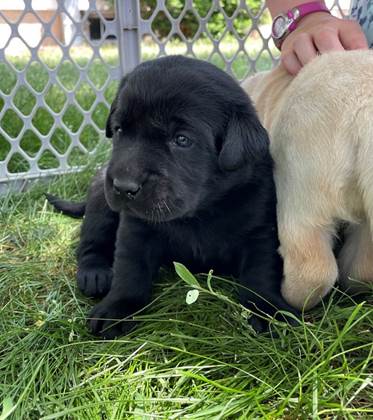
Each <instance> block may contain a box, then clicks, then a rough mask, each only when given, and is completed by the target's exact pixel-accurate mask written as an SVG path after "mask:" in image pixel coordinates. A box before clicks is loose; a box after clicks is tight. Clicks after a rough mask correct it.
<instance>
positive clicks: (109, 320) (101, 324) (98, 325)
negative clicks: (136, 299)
mask: <svg viewBox="0 0 373 420" xmlns="http://www.w3.org/2000/svg"><path fill="white" fill-rule="evenodd" d="M133 312H135V311H131V310H128V306H127V305H126V302H125V301H112V300H111V299H103V300H102V301H101V302H100V303H98V304H97V305H96V306H95V307H94V308H93V309H92V311H91V313H90V314H89V317H88V318H89V319H88V322H89V328H90V330H91V332H92V333H93V334H94V335H97V336H100V337H102V338H105V339H109V340H111V339H114V338H116V337H119V336H121V335H124V334H127V333H129V332H130V331H131V330H132V329H133V328H134V327H135V326H136V322H135V321H132V320H128V319H124V318H126V317H128V316H129V315H130V314H131V313H133Z"/></svg>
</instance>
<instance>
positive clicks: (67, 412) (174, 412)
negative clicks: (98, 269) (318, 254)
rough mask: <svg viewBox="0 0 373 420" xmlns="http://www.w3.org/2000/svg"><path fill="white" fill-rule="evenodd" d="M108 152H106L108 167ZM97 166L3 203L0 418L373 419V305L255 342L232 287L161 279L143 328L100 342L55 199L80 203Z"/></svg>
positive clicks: (323, 316)
mask: <svg viewBox="0 0 373 420" xmlns="http://www.w3.org/2000/svg"><path fill="white" fill-rule="evenodd" d="M106 153H107V151H105V150H103V152H102V156H101V157H100V160H102V159H103V158H104V157H103V156H104V155H106ZM93 166H94V165H91V166H90V167H89V168H88V169H87V170H86V171H84V172H82V173H80V174H76V175H67V176H64V177H61V178H59V179H56V180H53V181H50V182H49V183H46V182H44V183H39V184H36V185H35V186H34V187H33V188H32V189H31V190H30V191H29V192H26V193H23V194H13V195H8V196H6V197H4V198H3V199H2V201H1V203H0V205H1V212H0V232H1V234H0V308H1V309H0V311H1V314H0V378H1V381H0V413H1V403H2V404H3V407H2V410H3V413H2V415H1V414H0V419H1V420H4V419H5V418H10V419H20V420H21V419H22V420H23V419H31V420H32V419H57V418H61V419H79V420H80V419H87V420H96V419H97V420H102V419H110V420H114V419H118V420H119V419H124V418H129V419H147V418H149V419H150V418H152V419H155V418H161V419H172V418H174V419H180V418H193V419H206V418H209V419H210V418H211V419H233V418H240V419H250V418H252V419H254V418H267V419H275V418H281V419H309V418H313V419H318V418H328V419H343V418H346V419H356V418H362V419H364V418H366V419H368V418H372V416H373V409H372V405H371V402H372V401H373V389H372V367H373V363H372V362H373V358H372V351H373V349H372V328H373V304H372V299H371V298H370V302H366V301H360V303H356V302H354V301H353V300H352V299H351V298H349V297H346V296H343V295H342V294H341V293H340V292H337V291H336V292H335V293H334V294H333V296H332V297H331V298H330V299H329V300H327V301H326V302H325V305H324V307H318V308H316V309H314V310H313V311H312V312H311V313H310V314H308V315H307V316H306V318H305V320H304V322H303V325H302V326H300V327H298V328H288V327H287V326H286V325H284V324H281V323H273V328H274V329H275V330H276V331H277V332H278V334H279V338H277V339H272V338H270V337H268V336H265V335H259V336H258V335H256V334H255V333H254V332H253V331H252V330H251V328H250V327H249V325H248V323H247V318H248V317H249V316H250V313H249V312H248V311H247V310H245V309H244V308H243V307H241V306H240V305H238V303H237V298H236V294H235V287H234V286H233V285H232V283H231V282H230V281H228V280H224V279H220V278H212V280H211V287H209V284H208V282H207V281H206V277H204V276H201V277H199V278H198V281H199V283H200V290H199V291H200V294H199V298H198V299H197V301H196V302H195V303H193V304H191V305H187V304H186V294H187V292H188V291H189V290H190V289H191V288H195V286H190V285H189V284H187V282H185V281H183V280H181V279H180V278H179V277H178V276H177V275H176V274H175V273H174V272H173V271H169V272H163V274H162V276H161V279H160V280H159V282H158V283H157V285H156V287H155V298H154V301H153V303H152V304H151V306H150V307H149V308H147V309H146V310H145V311H144V312H143V313H141V314H139V315H138V316H137V318H138V319H139V320H141V324H140V326H139V328H138V329H137V330H135V331H134V332H132V333H131V334H130V335H129V336H126V337H123V338H121V339H118V340H116V341H100V340H97V339H96V338H94V337H92V336H91V335H90V334H89V333H88V331H87V329H86V324H85V317H86V314H87V312H88V311H89V309H90V308H91V306H92V305H93V303H94V302H93V301H92V300H90V299H87V298H84V297H83V296H82V295H81V294H80V293H79V292H78V290H77V287H76V285H75V270H76V263H75V258H74V250H75V247H76V243H77V239H78V232H79V226H80V222H79V221H77V220H72V219H70V218H67V217H64V216H62V215H59V214H56V213H54V212H53V211H52V210H51V208H50V206H48V205H47V204H46V202H45V199H44V197H43V192H44V191H47V190H48V191H50V192H53V193H56V194H59V195H61V196H64V197H69V198H74V199H76V200H78V199H80V198H82V197H83V196H84V194H85V190H86V186H87V183H88V180H89V178H90V176H91V173H92V170H93Z"/></svg>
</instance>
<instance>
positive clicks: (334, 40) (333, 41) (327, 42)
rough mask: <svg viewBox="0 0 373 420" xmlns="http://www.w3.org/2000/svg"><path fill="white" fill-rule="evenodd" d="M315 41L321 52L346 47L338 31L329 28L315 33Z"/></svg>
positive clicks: (341, 49)
mask: <svg viewBox="0 0 373 420" xmlns="http://www.w3.org/2000/svg"><path fill="white" fill-rule="evenodd" d="M314 43H315V47H316V50H317V51H319V52H320V53H321V54H323V53H325V52H327V51H343V50H344V49H345V48H344V46H343V45H342V43H341V41H340V39H339V36H338V32H337V31H335V30H333V31H332V30H330V29H327V28H325V29H323V30H321V31H319V32H318V33H317V34H315V35H314Z"/></svg>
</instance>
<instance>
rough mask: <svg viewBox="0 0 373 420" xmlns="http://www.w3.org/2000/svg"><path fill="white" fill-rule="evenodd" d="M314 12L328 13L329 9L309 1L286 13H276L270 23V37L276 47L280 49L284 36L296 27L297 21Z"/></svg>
mask: <svg viewBox="0 0 373 420" xmlns="http://www.w3.org/2000/svg"><path fill="white" fill-rule="evenodd" d="M316 12H327V13H329V14H330V10H329V9H328V8H327V7H326V6H325V4H324V3H322V2H320V1H311V2H310V3H304V4H300V5H299V6H296V7H293V8H292V9H290V10H288V11H287V12H286V13H280V14H279V15H277V16H276V17H275V18H274V19H273V23H272V38H273V42H274V43H275V45H276V47H277V48H278V49H279V50H281V45H282V43H283V42H284V40H285V38H286V37H287V36H288V35H289V34H290V33H291V32H293V31H294V30H295V29H296V28H297V24H298V22H299V21H300V20H301V19H302V18H304V17H305V16H307V15H309V14H311V13H316Z"/></svg>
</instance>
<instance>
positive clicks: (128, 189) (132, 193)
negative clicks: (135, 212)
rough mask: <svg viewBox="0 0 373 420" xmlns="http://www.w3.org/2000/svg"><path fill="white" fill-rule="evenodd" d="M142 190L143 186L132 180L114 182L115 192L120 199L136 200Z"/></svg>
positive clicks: (116, 180) (115, 180)
mask: <svg viewBox="0 0 373 420" xmlns="http://www.w3.org/2000/svg"><path fill="white" fill-rule="evenodd" d="M141 188H142V184H141V183H139V182H137V181H134V180H132V179H125V180H119V179H118V178H114V180H113V192H114V194H115V195H117V196H120V197H127V198H128V199H129V200H134V199H135V198H136V196H137V195H138V193H139V192H140V190H141Z"/></svg>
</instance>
